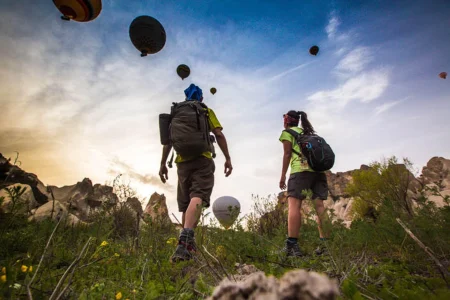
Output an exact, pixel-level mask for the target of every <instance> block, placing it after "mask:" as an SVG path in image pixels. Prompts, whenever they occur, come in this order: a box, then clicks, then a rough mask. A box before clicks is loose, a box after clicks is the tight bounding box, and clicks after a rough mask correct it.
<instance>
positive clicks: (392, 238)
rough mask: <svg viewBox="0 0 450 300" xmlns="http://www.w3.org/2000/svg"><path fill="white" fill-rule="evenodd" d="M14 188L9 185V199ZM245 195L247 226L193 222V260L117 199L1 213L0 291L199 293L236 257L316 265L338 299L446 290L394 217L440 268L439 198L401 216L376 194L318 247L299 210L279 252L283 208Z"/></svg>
mask: <svg viewBox="0 0 450 300" xmlns="http://www.w3.org/2000/svg"><path fill="white" fill-rule="evenodd" d="M374 186H377V188H379V187H380V186H382V185H378V184H377V185H374ZM352 188H355V187H352ZM356 188H357V187H356ZM17 192H20V191H17ZM19 194H20V193H15V192H12V193H11V194H10V196H11V197H16V199H14V201H15V203H17V207H20V205H19V204H20V196H18V195H19ZM253 200H254V208H253V211H252V214H249V215H248V216H247V220H246V221H247V225H248V229H246V228H244V226H243V221H244V219H242V218H241V219H238V221H237V222H236V223H235V224H234V225H233V227H232V228H231V229H229V230H224V229H222V228H221V227H220V226H218V225H217V222H214V220H212V222H210V223H209V224H208V226H203V225H202V224H200V226H199V227H198V228H197V229H196V239H197V244H198V248H199V252H198V253H197V255H196V259H195V260H193V261H191V262H183V263H178V264H172V263H170V262H169V258H170V256H171V255H172V253H173V251H174V250H175V247H176V243H177V237H178V231H177V230H176V229H175V227H174V226H173V225H172V224H171V223H167V222H166V223H164V222H161V221H160V220H151V219H150V218H148V217H147V219H145V224H144V225H142V226H137V219H136V217H135V216H136V214H135V213H134V212H133V211H131V210H130V208H129V207H128V206H126V205H125V204H123V203H120V204H119V205H117V206H115V207H111V208H105V209H104V210H101V211H99V212H96V215H95V216H92V217H93V219H95V222H93V223H92V224H91V225H88V226H86V225H77V226H70V225H68V224H66V223H64V220H62V221H61V223H59V225H58V222H57V221H51V220H46V221H43V222H40V223H36V222H30V221H28V219H27V217H26V216H24V215H23V214H14V213H8V214H6V213H3V214H1V215H0V232H3V234H2V235H1V236H0V245H1V246H0V271H1V274H0V275H1V277H0V298H4V299H29V298H30V295H32V298H33V299H203V298H206V297H208V296H209V295H211V293H212V291H213V290H214V287H215V286H216V285H218V284H219V282H220V281H221V280H222V279H223V278H226V277H229V278H230V279H231V280H233V274H234V273H235V264H236V263H246V264H254V265H255V266H256V267H257V268H259V269H261V270H263V271H264V272H265V273H266V274H267V275H269V274H270V275H274V276H276V277H280V276H282V275H283V274H284V273H286V272H287V271H289V270H292V269H296V268H301V269H306V270H312V271H316V272H321V273H325V274H327V275H328V276H329V277H331V278H334V279H336V280H337V282H338V284H339V288H340V291H341V296H340V298H341V299H450V289H449V285H448V280H449V277H448V275H445V274H444V275H442V274H441V272H439V269H438V268H437V267H436V265H435V264H434V262H433V261H432V260H431V259H430V257H429V256H428V255H427V254H426V253H425V251H423V250H422V248H420V247H419V246H418V244H417V243H416V242H415V241H414V240H413V239H411V238H410V236H409V235H408V234H407V233H406V232H405V231H404V229H403V228H402V227H401V226H400V225H399V224H398V223H397V222H396V220H395V218H397V217H399V216H400V218H401V219H402V220H403V222H404V223H405V224H406V226H408V228H410V229H411V231H412V232H413V233H414V234H415V235H416V236H417V238H418V239H420V240H421V241H422V242H423V243H424V244H425V245H426V246H427V247H429V248H430V249H431V250H432V251H433V253H434V255H435V256H436V258H437V259H438V260H439V261H440V262H442V264H443V265H444V266H445V268H446V271H447V273H448V271H449V270H450V269H449V257H448V256H449V254H450V243H449V241H450V231H449V230H448V228H449V225H450V206H449V205H448V203H447V205H446V206H444V207H442V208H437V207H435V205H434V204H433V203H432V202H430V201H428V200H427V198H426V197H425V196H423V198H421V199H420V205H419V206H418V207H417V209H416V212H415V215H414V217H411V216H410V215H409V213H408V212H404V213H402V212H401V210H399V209H397V208H396V209H392V205H391V204H390V203H389V201H387V200H386V201H383V200H382V199H380V201H381V204H380V203H378V204H379V205H377V208H376V209H377V214H376V216H377V217H376V219H374V218H373V216H366V217H364V216H362V217H360V218H357V219H355V221H354V222H353V223H352V226H351V228H350V229H347V228H346V227H345V226H344V225H343V224H342V223H340V222H335V223H333V225H332V239H330V240H329V241H327V242H326V244H327V248H328V253H329V254H328V255H325V256H315V255H313V254H312V253H313V251H314V249H315V248H316V247H317V246H318V245H319V243H320V241H319V238H318V232H317V226H316V223H315V222H314V221H313V220H310V219H307V220H306V222H305V224H303V226H302V229H301V237H300V245H301V247H302V249H303V250H304V251H305V252H306V253H308V254H309V255H308V256H307V257H305V258H302V259H293V258H290V259H286V258H285V257H284V256H283V255H281V254H280V253H279V251H280V250H281V248H282V247H283V245H284V240H285V238H286V228H287V223H286V222H285V221H286V214H285V212H284V213H283V211H282V210H280V211H279V212H278V213H276V214H272V215H271V218H273V219H270V218H265V219H264V218H263V219H261V216H262V215H264V214H266V213H267V212H269V211H273V210H274V209H276V208H277V205H276V203H277V202H276V198H275V197H272V196H269V197H256V196H255V197H254V198H253ZM1 201H2V200H1V199H0V202H1ZM359 213H360V215H363V213H362V212H359ZM203 219H205V218H202V220H203ZM259 220H264V222H269V223H270V224H277V226H272V225H271V226H266V225H265V224H261V222H259V223H258V221H259ZM446 276H447V277H446ZM27 286H29V291H28V290H27Z"/></svg>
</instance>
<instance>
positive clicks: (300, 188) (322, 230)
mask: <svg viewBox="0 0 450 300" xmlns="http://www.w3.org/2000/svg"><path fill="white" fill-rule="evenodd" d="M283 118H284V128H285V130H283V132H282V134H281V136H280V139H279V140H280V141H281V142H282V143H283V166H282V172H281V179H280V183H279V184H280V189H282V190H284V189H286V172H287V170H288V167H289V164H290V166H291V175H290V177H289V181H288V185H287V196H288V206H289V208H288V209H289V212H288V239H287V240H286V245H285V248H284V251H285V252H286V255H287V256H296V257H301V256H304V254H303V253H302V251H301V250H300V247H299V245H298V235H299V231H300V227H301V217H302V215H301V208H302V200H304V199H305V198H306V194H307V193H308V191H309V192H310V193H311V192H312V200H313V201H314V206H315V210H316V213H317V216H318V217H317V218H316V221H317V223H318V229H319V236H320V241H321V245H320V246H319V247H318V248H317V249H316V251H315V253H316V254H317V255H321V254H322V253H323V252H324V251H325V249H326V248H325V246H324V244H323V242H324V241H326V240H327V239H328V238H329V236H330V232H329V229H330V220H329V217H328V214H327V212H326V210H325V207H324V205H323V200H326V199H327V198H328V184H327V177H326V175H325V173H323V172H315V171H314V170H313V169H311V167H310V166H309V164H308V162H307V160H306V158H305V157H304V156H303V155H302V153H301V150H300V146H299V145H298V144H297V142H296V140H295V137H294V134H302V133H305V134H314V133H315V131H314V128H313V127H312V125H311V123H310V122H309V120H308V118H307V115H306V113H305V112H297V111H293V110H291V111H289V112H288V113H287V114H285V115H284V116H283ZM300 119H301V127H302V128H300V127H298V125H299V121H300ZM291 130H292V131H294V132H291V133H290V131H291Z"/></svg>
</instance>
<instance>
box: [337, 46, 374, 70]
mask: <svg viewBox="0 0 450 300" xmlns="http://www.w3.org/2000/svg"><path fill="white" fill-rule="evenodd" d="M372 58H373V57H372V53H371V51H370V49H369V48H368V47H357V48H356V49H354V50H352V51H351V52H350V53H348V54H347V55H346V56H345V57H344V58H343V59H341V61H340V62H339V64H338V65H337V66H336V71H338V72H342V73H350V74H354V73H358V72H361V71H362V70H363V69H364V68H365V67H366V66H367V64H368V63H369V62H371V61H372Z"/></svg>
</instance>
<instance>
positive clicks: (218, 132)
mask: <svg viewBox="0 0 450 300" xmlns="http://www.w3.org/2000/svg"><path fill="white" fill-rule="evenodd" d="M212 133H213V134H214V136H215V137H216V141H217V144H218V145H219V147H220V150H222V153H223V155H224V156H225V176H226V177H228V176H230V174H231V171H232V170H233V166H232V165H231V158H230V153H229V152H228V145H227V139H226V138H225V135H224V134H223V132H222V128H214V129H213V130H212Z"/></svg>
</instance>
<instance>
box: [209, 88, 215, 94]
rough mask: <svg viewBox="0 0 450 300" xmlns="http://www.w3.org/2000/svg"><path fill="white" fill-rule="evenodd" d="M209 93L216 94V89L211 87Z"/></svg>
mask: <svg viewBox="0 0 450 300" xmlns="http://www.w3.org/2000/svg"><path fill="white" fill-rule="evenodd" d="M209 91H210V92H211V94H213V95H214V94H215V93H216V92H217V89H216V88H214V87H213V88H211V89H210V90H209Z"/></svg>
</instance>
